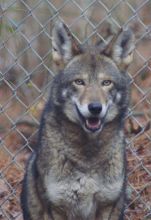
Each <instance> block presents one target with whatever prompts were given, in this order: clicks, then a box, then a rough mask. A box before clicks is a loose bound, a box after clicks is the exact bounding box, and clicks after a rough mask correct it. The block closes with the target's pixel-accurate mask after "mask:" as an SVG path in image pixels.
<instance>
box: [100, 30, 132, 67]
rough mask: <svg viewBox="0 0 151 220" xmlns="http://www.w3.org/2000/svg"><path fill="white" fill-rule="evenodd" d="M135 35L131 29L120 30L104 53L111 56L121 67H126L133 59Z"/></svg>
mask: <svg viewBox="0 0 151 220" xmlns="http://www.w3.org/2000/svg"><path fill="white" fill-rule="evenodd" d="M133 49H134V35H133V33H132V31H131V30H130V29H127V30H122V29H121V30H120V31H119V33H118V34H117V35H115V36H114V37H113V38H112V40H111V41H110V43H109V44H108V45H107V47H106V48H105V49H104V51H103V53H104V54H105V55H107V56H109V57H111V58H112V59H113V60H114V61H115V62H116V63H117V65H118V66H119V68H120V69H126V68H127V67H128V65H129V64H130V63H131V62H132V60H133Z"/></svg>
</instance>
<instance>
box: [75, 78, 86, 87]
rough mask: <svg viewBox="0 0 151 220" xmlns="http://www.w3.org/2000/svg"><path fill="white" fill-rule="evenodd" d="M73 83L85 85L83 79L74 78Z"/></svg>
mask: <svg viewBox="0 0 151 220" xmlns="http://www.w3.org/2000/svg"><path fill="white" fill-rule="evenodd" d="M74 83H75V84H76V85H81V86H83V85H85V82H84V80H83V79H75V80H74Z"/></svg>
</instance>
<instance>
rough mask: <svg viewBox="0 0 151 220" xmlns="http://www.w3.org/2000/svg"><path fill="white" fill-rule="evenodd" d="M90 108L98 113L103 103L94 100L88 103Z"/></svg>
mask: <svg viewBox="0 0 151 220" xmlns="http://www.w3.org/2000/svg"><path fill="white" fill-rule="evenodd" d="M88 109H89V111H90V112H91V114H93V115H98V114H99V113H100V112H101V111H102V105H101V104H100V103H99V102H92V103H90V104H89V105H88Z"/></svg>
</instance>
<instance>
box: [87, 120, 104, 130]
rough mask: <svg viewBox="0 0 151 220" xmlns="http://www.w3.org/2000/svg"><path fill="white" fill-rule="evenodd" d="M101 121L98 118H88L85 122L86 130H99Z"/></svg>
mask: <svg viewBox="0 0 151 220" xmlns="http://www.w3.org/2000/svg"><path fill="white" fill-rule="evenodd" d="M100 124H101V121H100V120H99V119H98V118H89V119H87V120H86V125H87V127H88V128H91V129H94V128H99V126H100Z"/></svg>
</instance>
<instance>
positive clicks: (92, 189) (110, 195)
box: [45, 172, 123, 218]
mask: <svg viewBox="0 0 151 220" xmlns="http://www.w3.org/2000/svg"><path fill="white" fill-rule="evenodd" d="M122 184H123V179H122V178H121V179H120V180H118V181H115V182H112V183H109V182H108V183H105V184H104V183H103V181H102V180H100V179H99V177H98V175H96V174H93V175H91V176H90V175H87V174H84V173H80V172H78V173H76V174H75V175H74V176H73V175H72V176H70V177H68V178H62V179H60V180H57V178H56V177H55V176H54V174H53V173H52V172H50V173H49V175H48V176H46V178H45V186H46V189H47V194H48V197H49V199H50V201H51V202H52V203H53V204H54V205H56V206H62V207H66V208H67V209H68V210H69V212H72V213H73V215H75V213H78V214H79V215H80V216H83V217H84V218H87V217H88V216H93V214H94V213H95V211H96V206H97V203H100V204H101V203H102V204H103V203H105V204H106V203H108V202H111V201H114V200H116V198H117V197H118V196H119V193H120V191H121V188H122Z"/></svg>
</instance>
